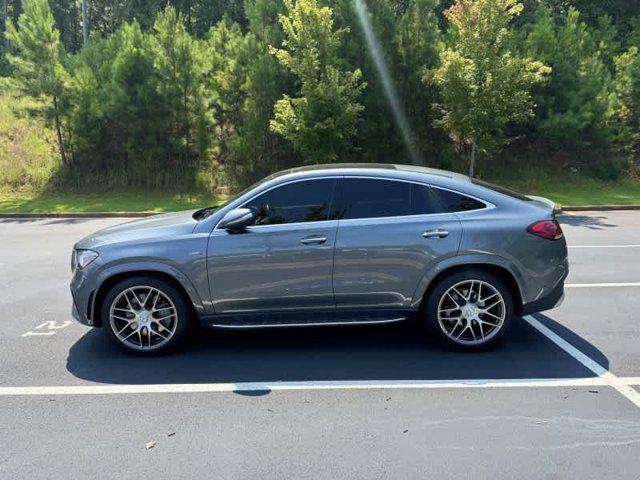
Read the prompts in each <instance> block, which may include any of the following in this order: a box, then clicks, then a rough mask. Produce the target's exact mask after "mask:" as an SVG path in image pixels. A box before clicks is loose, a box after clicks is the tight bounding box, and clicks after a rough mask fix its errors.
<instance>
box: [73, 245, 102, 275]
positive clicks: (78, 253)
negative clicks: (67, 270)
mask: <svg viewBox="0 0 640 480" xmlns="http://www.w3.org/2000/svg"><path fill="white" fill-rule="evenodd" d="M96 258H98V252H94V251H93V250H74V251H73V256H72V257H71V265H72V267H73V269H74V270H75V269H76V268H79V269H81V270H82V269H83V268H85V267H87V266H88V265H90V264H91V262H93V261H94V260H95V259H96Z"/></svg>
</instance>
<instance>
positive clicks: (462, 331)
mask: <svg viewBox="0 0 640 480" xmlns="http://www.w3.org/2000/svg"><path fill="white" fill-rule="evenodd" d="M467 328H469V325H465V327H464V328H463V329H462V330H460V333H459V334H458V336H457V337H456V340H460V337H461V336H462V334H463V333H464V332H466V331H467Z"/></svg>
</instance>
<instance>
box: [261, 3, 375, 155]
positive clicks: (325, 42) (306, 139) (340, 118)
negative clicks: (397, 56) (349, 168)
mask: <svg viewBox="0 0 640 480" xmlns="http://www.w3.org/2000/svg"><path fill="white" fill-rule="evenodd" d="M285 6H286V9H287V14H286V15H285V14H282V15H280V17H279V18H280V23H281V25H282V28H283V30H284V33H285V40H284V41H283V45H282V48H275V47H273V48H272V49H271V51H272V53H273V54H274V55H275V56H276V58H277V59H278V60H279V61H280V63H281V64H282V65H283V66H285V67H286V68H287V69H289V70H290V71H291V73H293V74H294V75H295V76H296V77H297V78H298V81H299V83H300V87H299V92H298V96H296V97H290V96H289V95H284V96H283V97H282V98H281V99H280V100H278V102H277V103H276V104H275V107H274V118H273V119H272V121H271V130H272V131H274V132H276V133H278V134H280V135H282V136H283V137H284V138H286V139H287V140H289V141H291V142H292V144H293V146H294V148H295V149H296V150H297V151H299V152H300V153H301V155H302V158H303V161H305V162H306V163H319V162H332V161H335V160H337V159H338V158H339V156H340V154H342V153H344V152H346V150H347V148H348V146H349V140H350V138H351V137H352V136H353V134H354V133H355V126H356V121H357V119H358V116H359V115H360V113H361V112H362V109H363V107H362V105H361V104H360V103H358V97H359V95H360V92H361V91H362V89H363V88H364V87H365V84H364V83H362V81H361V76H362V74H361V72H360V70H359V69H356V70H354V71H353V72H349V71H343V70H342V69H341V68H340V60H339V57H338V55H337V51H338V47H339V46H340V38H341V36H342V35H343V34H344V33H346V30H344V29H343V30H335V29H334V27H333V12H332V10H331V9H330V8H329V7H321V6H320V5H319V4H318V1H317V0H297V1H296V2H295V3H294V1H293V0H285Z"/></svg>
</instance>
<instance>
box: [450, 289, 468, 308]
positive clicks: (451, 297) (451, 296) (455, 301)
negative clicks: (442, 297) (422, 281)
mask: <svg viewBox="0 0 640 480" xmlns="http://www.w3.org/2000/svg"><path fill="white" fill-rule="evenodd" d="M447 295H448V296H449V298H450V299H451V300H453V303H455V304H456V305H457V306H458V307H461V306H462V305H460V304H459V303H458V301H457V300H456V299H455V298H453V295H451V294H450V293H449V292H447ZM460 296H461V297H462V295H460ZM462 298H464V297H462Z"/></svg>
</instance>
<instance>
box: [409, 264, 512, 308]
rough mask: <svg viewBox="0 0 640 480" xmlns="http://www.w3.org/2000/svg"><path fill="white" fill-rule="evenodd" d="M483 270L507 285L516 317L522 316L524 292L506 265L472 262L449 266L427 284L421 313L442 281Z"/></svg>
mask: <svg viewBox="0 0 640 480" xmlns="http://www.w3.org/2000/svg"><path fill="white" fill-rule="evenodd" d="M474 270H476V271H477V270H481V271H485V272H489V273H492V274H494V275H496V276H497V277H498V278H500V279H501V280H502V281H503V282H504V283H505V285H506V286H507V287H508V288H509V290H510V292H511V294H512V296H513V304H514V305H513V307H514V313H515V314H516V315H520V314H521V313H522V309H523V299H522V291H521V289H520V284H519V283H518V281H517V279H516V276H515V275H514V273H513V272H512V271H511V270H509V269H508V268H507V267H505V266H504V265H498V264H496V263H489V262H472V263H460V264H454V265H450V266H447V267H445V268H442V269H440V270H439V271H438V272H437V273H436V274H435V275H434V276H433V277H432V278H431V279H429V281H428V282H427V283H426V286H425V288H424V289H423V292H422V293H421V294H420V296H419V297H418V302H417V303H418V305H419V306H418V310H419V311H420V312H423V311H424V308H425V306H426V302H427V300H428V298H429V295H430V294H431V292H432V291H433V289H434V288H435V287H436V285H438V283H440V281H441V280H442V279H443V278H445V277H447V276H449V275H452V274H454V273H457V272H461V271H474Z"/></svg>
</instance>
